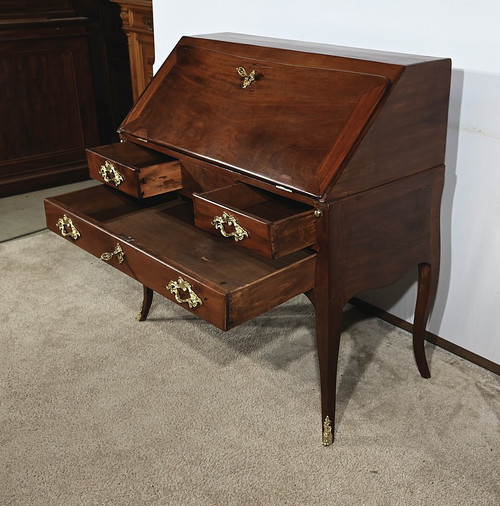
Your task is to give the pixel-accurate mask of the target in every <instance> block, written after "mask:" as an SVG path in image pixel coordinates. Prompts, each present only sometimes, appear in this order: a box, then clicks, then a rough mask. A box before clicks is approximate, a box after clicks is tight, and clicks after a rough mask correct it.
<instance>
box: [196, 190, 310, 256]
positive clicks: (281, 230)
mask: <svg viewBox="0 0 500 506" xmlns="http://www.w3.org/2000/svg"><path fill="white" fill-rule="evenodd" d="M193 203H194V219H195V225H196V226H197V227H199V228H202V229H204V230H207V231H209V232H211V233H213V234H215V235H218V236H223V237H226V240H227V241H228V242H229V241H231V242H234V243H235V244H238V245H240V246H242V247H244V248H247V249H249V250H252V251H255V252H256V253H260V254H261V255H264V256H266V257H267V258H279V257H282V256H284V255H288V254H289V253H292V252H294V251H297V250H300V249H302V248H305V247H307V246H311V245H313V244H314V243H315V242H316V224H315V220H316V218H315V216H314V209H313V208H312V207H310V206H308V205H306V204H302V203H301V202H297V201H294V200H291V199H287V198H284V197H281V196H279V195H275V194H273V193H270V192H267V191H265V190H261V189H258V188H255V187H251V186H248V185H245V184H242V183H237V184H234V185H231V186H227V187H225V188H218V189H217V190H212V191H209V192H205V193H195V194H193Z"/></svg>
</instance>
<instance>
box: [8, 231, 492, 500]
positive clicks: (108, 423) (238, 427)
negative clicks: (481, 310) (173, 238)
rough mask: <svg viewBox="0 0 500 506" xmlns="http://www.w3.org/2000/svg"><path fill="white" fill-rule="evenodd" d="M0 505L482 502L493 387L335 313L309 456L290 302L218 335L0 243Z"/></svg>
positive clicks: (41, 240)
mask: <svg viewBox="0 0 500 506" xmlns="http://www.w3.org/2000/svg"><path fill="white" fill-rule="evenodd" d="M0 269H1V272H2V296H1V307H2V313H3V321H2V324H1V326H0V351H1V353H0V504H1V505H3V506H7V505H8V506H11V505H16V506H18V505H23V506H24V505H26V506H28V505H29V506H32V505H61V506H71V505H78V506H86V505H113V506H121V505H124V506H127V505H133V506H141V505H282V504H283V505H316V504H318V505H319V504H322V505H325V504H331V505H381V506H382V505H384V506H385V505H420V504H429V505H433V506H436V505H446V506H449V505H461V506H462V505H491V506H493V505H497V504H500V464H499V462H500V379H499V377H498V376H496V375H494V374H493V373H489V372H488V371H485V370H483V369H481V368H479V367H477V366H475V365H473V364H470V363H468V362H466V361H464V360H462V359H459V358H457V357H455V356H454V355H451V354H449V353H447V352H444V351H442V350H440V349H439V348H435V349H434V348H428V357H429V359H430V364H431V371H432V378H431V379H429V380H424V379H422V378H420V376H419V374H418V372H417V368H416V366H415V364H414V361H413V356H412V352H411V340H410V337H409V335H408V334H407V333H405V332H403V331H401V330H399V329H396V328H394V327H392V326H390V325H389V324H387V323H385V322H382V321H380V320H377V319H373V318H367V317H365V316H364V315H363V314H362V313H360V312H358V311H357V310H355V309H353V308H346V311H345V320H346V325H345V332H344V334H343V336H342V343H341V357H340V373H341V374H340V380H339V394H338V396H339V399H338V414H337V421H336V423H337V431H336V441H335V443H334V444H333V445H332V446H330V447H328V448H324V447H323V446H322V445H321V433H320V424H321V419H320V418H321V415H320V397H319V388H318V382H319V379H318V368H317V355H316V348H315V337H314V321H313V308H312V306H311V305H310V303H309V301H308V300H307V299H306V298H305V297H304V296H301V297H297V298H295V299H293V300H291V301H290V302H288V303H286V304H284V305H282V306H280V307H278V308H276V309H275V310H273V311H270V312H269V313H266V314H264V315H262V316H260V317H259V318H257V319H254V320H252V321H251V322H249V323H247V324H244V325H242V326H240V327H238V328H236V329H234V330H232V331H230V332H228V333H223V332H221V331H219V330H217V329H215V328H214V327H212V326H210V325H209V324H207V323H205V322H203V321H201V320H198V319H196V318H195V317H193V316H192V315H191V314H189V313H188V312H187V311H184V310H183V309H182V308H179V307H177V306H176V305H175V304H173V303H171V302H169V301H167V300H166V299H163V298H161V297H160V296H156V298H155V300H154V301H153V306H152V310H151V313H150V317H149V319H148V320H147V321H146V322H143V323H138V322H136V321H135V318H134V317H135V314H136V313H137V310H138V307H139V305H140V301H141V298H142V289H141V286H140V285H139V284H137V283H136V282H134V281H133V280H131V279H129V278H128V277H126V276H125V275H123V274H121V273H119V272H118V271H116V270H114V269H113V268H112V267H110V266H108V265H106V264H104V263H103V262H101V261H99V260H98V259H95V258H93V257H91V256H90V255H88V254H86V253H85V252H83V251H81V250H80V249H79V248H76V247H74V246H73V245H71V244H69V243H68V242H66V241H65V240H63V239H61V238H59V237H57V236H56V235H55V234H51V233H49V232H44V233H41V234H38V235H34V236H31V237H27V238H23V239H18V240H15V241H11V242H8V243H4V244H0Z"/></svg>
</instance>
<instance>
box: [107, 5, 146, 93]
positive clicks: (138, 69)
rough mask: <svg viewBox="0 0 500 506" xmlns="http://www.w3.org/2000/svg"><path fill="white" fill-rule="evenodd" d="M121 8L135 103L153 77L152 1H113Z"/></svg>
mask: <svg viewBox="0 0 500 506" xmlns="http://www.w3.org/2000/svg"><path fill="white" fill-rule="evenodd" d="M111 1H112V2H115V3H118V4H119V5H120V7H121V18H122V22H123V31H124V32H125V34H126V35H127V37H128V52H129V58H130V73H131V76H132V93H133V97H134V102H136V101H137V99H138V98H139V97H140V95H141V93H142V92H143V91H144V89H145V88H146V86H147V85H148V84H149V82H150V81H151V79H152V77H153V63H154V61H155V47H154V37H153V6H152V1H151V0H111Z"/></svg>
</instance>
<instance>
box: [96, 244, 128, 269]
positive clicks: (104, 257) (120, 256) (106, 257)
mask: <svg viewBox="0 0 500 506" xmlns="http://www.w3.org/2000/svg"><path fill="white" fill-rule="evenodd" d="M115 255H116V258H118V263H120V264H122V263H123V261H124V260H125V253H124V252H123V250H122V247H121V244H120V243H119V242H117V243H116V246H115V250H114V251H113V252H112V253H106V252H104V253H103V254H102V255H101V260H104V261H105V262H109V261H110V260H111V259H112V258H113V257H114V256H115Z"/></svg>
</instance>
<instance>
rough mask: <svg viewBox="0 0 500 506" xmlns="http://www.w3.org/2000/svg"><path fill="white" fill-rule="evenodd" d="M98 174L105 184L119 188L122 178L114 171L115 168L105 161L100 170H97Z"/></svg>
mask: <svg viewBox="0 0 500 506" xmlns="http://www.w3.org/2000/svg"><path fill="white" fill-rule="evenodd" d="M99 174H101V176H102V178H103V179H104V181H106V183H113V184H114V185H115V186H119V185H121V184H122V183H123V181H124V179H123V176H122V175H121V174H120V173H119V172H118V171H117V170H116V169H115V166H114V165H113V164H112V163H111V162H109V161H108V160H106V161H105V162H104V164H103V165H101V168H100V169H99Z"/></svg>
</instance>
